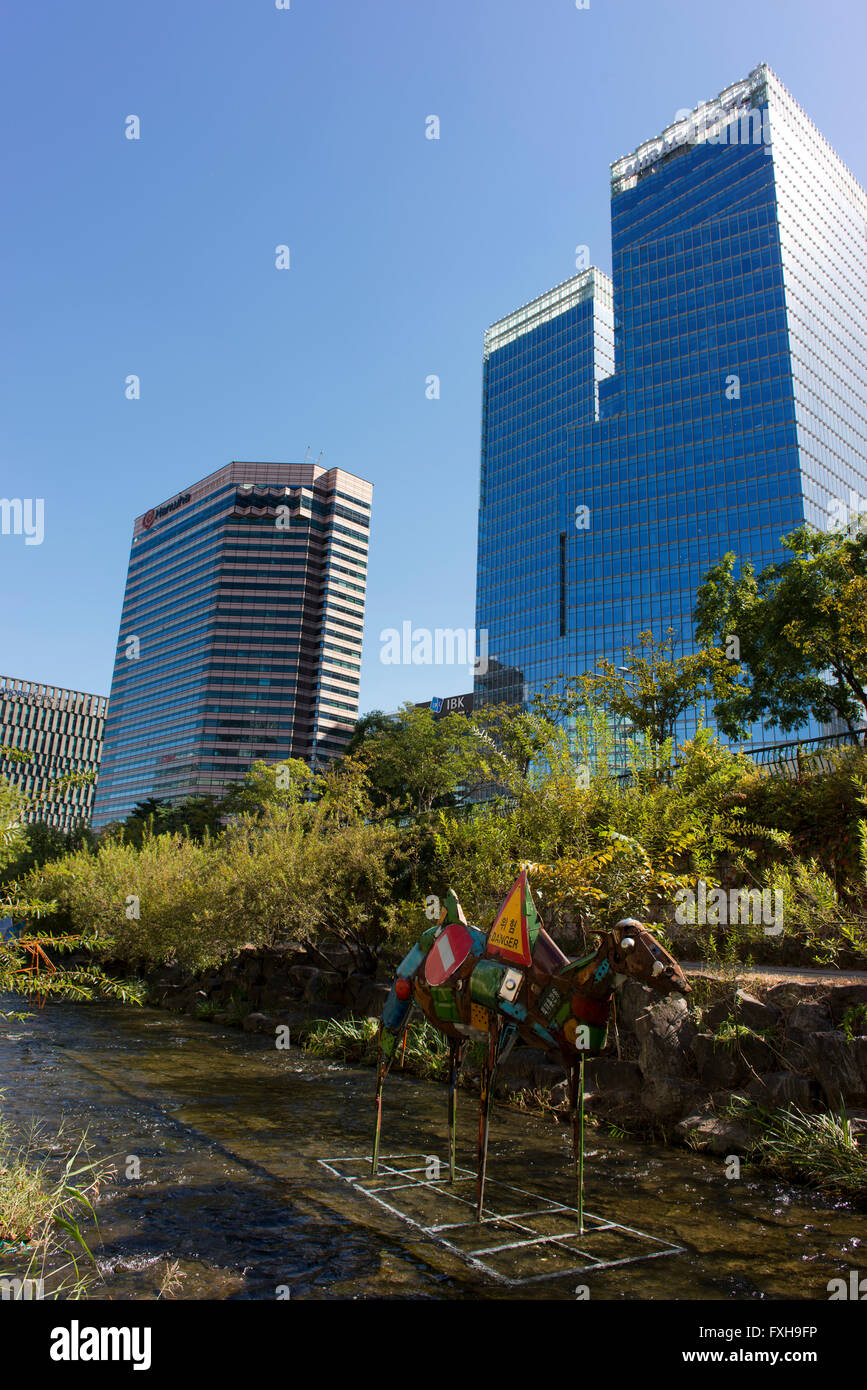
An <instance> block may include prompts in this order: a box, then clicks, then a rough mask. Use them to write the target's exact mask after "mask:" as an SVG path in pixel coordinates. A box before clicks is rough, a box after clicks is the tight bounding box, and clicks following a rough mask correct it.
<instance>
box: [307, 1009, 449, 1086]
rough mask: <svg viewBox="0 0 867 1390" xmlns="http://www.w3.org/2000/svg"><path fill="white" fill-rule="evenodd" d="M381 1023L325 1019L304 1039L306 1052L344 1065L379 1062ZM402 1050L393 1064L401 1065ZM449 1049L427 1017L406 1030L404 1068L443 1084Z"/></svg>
mask: <svg viewBox="0 0 867 1390" xmlns="http://www.w3.org/2000/svg"><path fill="white" fill-rule="evenodd" d="M378 1036H379V1021H378V1019H375V1018H346V1019H323V1020H321V1021H320V1022H317V1023H315V1024H314V1025H313V1027H312V1028H311V1029H310V1031H309V1033H308V1034H307V1036H306V1037H305V1039H304V1047H305V1049H306V1051H307V1052H312V1053H313V1055H314V1056H315V1057H334V1058H336V1059H337V1060H338V1061H342V1062H361V1063H366V1064H368V1065H372V1064H373V1063H375V1062H376V1056H377V1038H378ZM401 1053H402V1047H400V1046H399V1047H398V1050H397V1053H396V1054H395V1062H394V1065H395V1066H396V1067H400V1066H401ZM448 1065H449V1048H448V1043H447V1041H446V1039H445V1038H444V1037H443V1035H442V1033H440V1032H439V1031H438V1030H437V1029H436V1028H434V1026H433V1024H432V1023H429V1022H428V1020H427V1019H426V1018H421V1019H415V1020H413V1022H412V1023H410V1025H409V1027H408V1028H407V1030H406V1051H405V1053H403V1069H404V1070H405V1071H408V1072H411V1073H412V1074H413V1075H414V1076H425V1077H429V1078H431V1079H432V1080H435V1081H443V1080H445V1078H446V1076H447V1075H448Z"/></svg>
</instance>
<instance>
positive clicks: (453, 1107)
mask: <svg viewBox="0 0 867 1390" xmlns="http://www.w3.org/2000/svg"><path fill="white" fill-rule="evenodd" d="M463 1050H464V1045H463V1043H459V1042H455V1041H454V1039H450V1040H449V1182H450V1183H454V1180H455V1142H456V1141H455V1122H456V1120H457V1114H458V1073H459V1072H460V1069H461V1057H462V1055H463Z"/></svg>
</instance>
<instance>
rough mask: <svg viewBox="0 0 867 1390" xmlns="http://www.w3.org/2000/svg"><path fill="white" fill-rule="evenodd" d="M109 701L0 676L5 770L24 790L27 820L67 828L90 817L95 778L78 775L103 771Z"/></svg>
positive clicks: (0, 762)
mask: <svg viewBox="0 0 867 1390" xmlns="http://www.w3.org/2000/svg"><path fill="white" fill-rule="evenodd" d="M107 706H108V699H107V697H106V696H105V695H85V694H83V693H82V692H81V691H80V690H64V689H62V688H61V687H59V686H56V685H39V684H37V682H36V681H22V680H16V679H15V678H14V677H13V676H0V776H3V777H4V778H5V779H6V780H7V782H9V783H10V785H11V786H12V787H14V788H15V790H16V791H17V792H19V793H20V795H21V798H22V802H23V803H24V807H25V809H24V811H23V813H22V816H21V819H22V821H25V822H33V821H42V822H43V823H44V824H46V825H51V826H53V827H54V828H55V829H56V830H63V831H69V830H74V829H76V827H77V826H79V825H86V824H87V823H88V822H89V821H90V813H91V807H92V805H93V794H94V783H93V781H86V780H82V781H77V780H73V776H74V774H76V773H83V774H92V773H98V772H99V761H100V755H101V752H102V735H103V727H104V724H105V715H106V708H107ZM10 751H11V753H12V755H13V756H10ZM16 754H17V755H18V756H14V755H16ZM22 755H26V756H22Z"/></svg>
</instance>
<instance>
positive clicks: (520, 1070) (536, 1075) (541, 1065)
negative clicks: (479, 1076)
mask: <svg viewBox="0 0 867 1390" xmlns="http://www.w3.org/2000/svg"><path fill="white" fill-rule="evenodd" d="M497 1070H498V1074H499V1076H500V1077H501V1078H502V1080H503V1081H504V1082H508V1083H509V1084H510V1086H511V1087H512V1089H514V1090H534V1091H535V1090H538V1091H550V1090H553V1089H554V1087H555V1086H559V1084H560V1082H561V1081H563V1080H564V1077H565V1072H564V1070H563V1067H562V1066H561V1065H560V1063H559V1062H552V1061H551V1059H550V1058H549V1056H548V1054H547V1053H546V1052H545V1051H544V1049H543V1048H541V1047H515V1048H513V1049H512V1051H511V1052H510V1053H509V1055H508V1057H507V1058H506V1059H505V1061H504V1062H502V1063H501V1065H500V1066H499V1067H498V1069H497ZM588 1089H589V1086H588Z"/></svg>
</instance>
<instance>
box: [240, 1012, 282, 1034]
mask: <svg viewBox="0 0 867 1390" xmlns="http://www.w3.org/2000/svg"><path fill="white" fill-rule="evenodd" d="M241 1026H242V1028H243V1029H244V1032H245V1033H273V1032H274V1027H275V1024H274V1020H273V1018H271V1017H270V1016H269V1015H268V1014H261V1013H252V1014H247V1015H246V1017H245V1019H244V1022H243V1024H242V1025H241Z"/></svg>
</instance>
